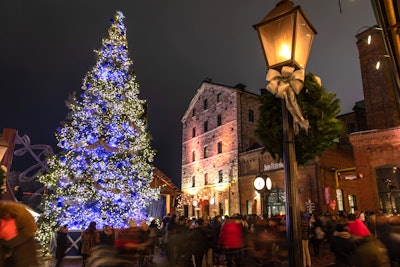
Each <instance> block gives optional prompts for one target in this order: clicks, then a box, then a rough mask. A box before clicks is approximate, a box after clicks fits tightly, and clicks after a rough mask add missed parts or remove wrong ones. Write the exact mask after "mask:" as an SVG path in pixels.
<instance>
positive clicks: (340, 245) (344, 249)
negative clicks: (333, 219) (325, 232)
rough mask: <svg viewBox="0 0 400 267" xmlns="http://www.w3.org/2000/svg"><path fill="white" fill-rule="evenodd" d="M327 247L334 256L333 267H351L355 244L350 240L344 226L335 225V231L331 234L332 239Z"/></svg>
mask: <svg viewBox="0 0 400 267" xmlns="http://www.w3.org/2000/svg"><path fill="white" fill-rule="evenodd" d="M329 247H330V249H331V251H332V253H333V254H334V255H335V263H336V265H335V266H338V267H348V266H353V260H354V254H355V250H356V242H355V241H354V240H353V239H352V238H351V235H350V233H349V232H348V231H347V229H346V228H345V225H343V224H337V225H336V231H335V232H334V233H333V237H332V238H331V239H330V240H329Z"/></svg>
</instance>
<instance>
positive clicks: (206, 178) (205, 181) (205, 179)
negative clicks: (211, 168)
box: [204, 173, 208, 185]
mask: <svg viewBox="0 0 400 267" xmlns="http://www.w3.org/2000/svg"><path fill="white" fill-rule="evenodd" d="M204 185H208V173H206V174H204Z"/></svg>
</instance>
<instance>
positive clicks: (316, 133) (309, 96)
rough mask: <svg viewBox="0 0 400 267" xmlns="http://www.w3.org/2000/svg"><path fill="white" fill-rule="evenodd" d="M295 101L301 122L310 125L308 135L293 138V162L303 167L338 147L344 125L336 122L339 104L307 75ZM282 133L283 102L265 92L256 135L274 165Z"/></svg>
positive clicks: (280, 151) (279, 154) (302, 131)
mask: <svg viewBox="0 0 400 267" xmlns="http://www.w3.org/2000/svg"><path fill="white" fill-rule="evenodd" d="M296 98H297V103H298V105H299V106H300V108H301V110H302V112H303V116H304V119H306V120H308V121H309V127H308V129H307V131H306V130H305V129H300V130H299V132H298V133H297V134H296V135H295V148H296V149H295V150H296V159H297V162H298V164H299V165H304V164H305V163H306V162H307V161H309V160H314V159H315V158H316V157H317V156H320V155H321V154H322V153H323V152H324V151H326V150H327V149H329V148H330V147H332V146H334V145H335V144H336V143H337V138H339V137H340V136H341V135H342V133H343V124H342V122H341V121H340V120H339V119H337V118H336V117H337V116H338V115H339V113H340V112H341V109H340V100H339V99H338V98H336V95H335V94H334V93H332V92H327V91H326V89H325V88H324V87H323V86H322V85H321V84H320V80H319V78H317V77H316V76H315V75H314V74H312V73H308V74H307V75H306V77H305V80H304V87H303V89H302V90H301V91H300V93H299V94H298V95H297V97H296ZM285 108H286V107H285ZM282 133H283V121H282V100H281V99H279V98H277V97H276V96H275V95H273V94H272V93H270V92H269V91H267V90H265V92H263V93H262V95H261V107H260V118H259V121H258V127H257V129H256V135H257V137H258V138H259V139H260V141H261V142H262V145H263V146H264V149H263V152H269V153H270V154H271V156H272V157H273V158H274V159H275V160H277V161H281V160H282V157H283V134H282Z"/></svg>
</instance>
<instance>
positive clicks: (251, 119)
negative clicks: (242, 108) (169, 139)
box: [249, 109, 254, 122]
mask: <svg viewBox="0 0 400 267" xmlns="http://www.w3.org/2000/svg"><path fill="white" fill-rule="evenodd" d="M249 122H254V111H253V110H252V109H249Z"/></svg>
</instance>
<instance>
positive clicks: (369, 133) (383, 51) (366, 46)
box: [349, 26, 400, 213]
mask: <svg viewBox="0 0 400 267" xmlns="http://www.w3.org/2000/svg"><path fill="white" fill-rule="evenodd" d="M384 36H385V32H384V31H383V28H381V27H376V26H375V27H372V28H369V29H367V30H366V31H364V32H361V33H359V34H358V35H357V36H356V38H357V47H358V51H359V55H360V65H361V75H362V81H363V90H364V98H365V111H366V123H367V127H366V129H365V131H359V132H354V133H351V134H350V136H349V138H350V142H351V144H352V147H353V153H354V159H355V166H356V167H357V172H358V173H359V174H361V176H362V179H358V181H357V189H358V190H359V192H358V194H357V195H358V196H359V197H358V202H359V204H360V205H359V206H360V209H366V210H377V209H379V208H382V209H383V210H384V211H385V212H387V213H398V212H400V170H398V169H399V168H400V153H399V151H400V146H399V144H400V143H399V140H400V139H399V137H400V127H399V126H400V105H399V103H400V102H399V100H400V99H399V88H398V86H397V82H396V79H397V78H396V76H398V73H397V72H396V71H395V69H394V68H393V62H392V61H393V60H392V57H390V56H389V54H390V53H389V51H388V50H387V47H388V46H387V44H386V43H385V38H384Z"/></svg>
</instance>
